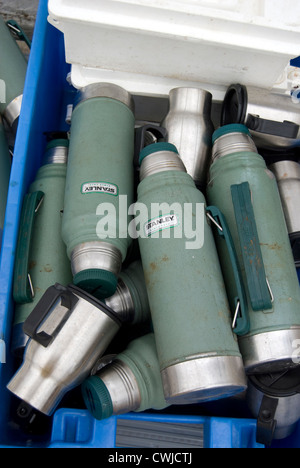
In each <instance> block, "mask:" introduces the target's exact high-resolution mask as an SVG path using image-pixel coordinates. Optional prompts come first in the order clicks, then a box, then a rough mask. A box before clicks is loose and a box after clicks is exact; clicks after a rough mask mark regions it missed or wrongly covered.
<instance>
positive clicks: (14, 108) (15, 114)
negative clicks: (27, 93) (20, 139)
mask: <svg viewBox="0 0 300 468" xmlns="http://www.w3.org/2000/svg"><path fill="white" fill-rule="evenodd" d="M22 101H23V94H22V95H20V96H18V97H16V98H15V99H14V100H13V101H12V102H10V103H9V104H8V105H7V107H6V109H5V111H4V113H3V117H4V119H5V120H6V122H7V123H8V125H9V126H10V127H11V128H12V129H13V131H14V132H16V127H17V121H18V118H19V116H20V113H21V107H22Z"/></svg>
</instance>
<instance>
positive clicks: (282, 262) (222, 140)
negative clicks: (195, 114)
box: [207, 126, 300, 373]
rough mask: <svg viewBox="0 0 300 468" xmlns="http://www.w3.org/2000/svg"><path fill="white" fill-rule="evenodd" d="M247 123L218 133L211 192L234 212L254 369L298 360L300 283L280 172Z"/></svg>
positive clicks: (246, 340) (247, 358)
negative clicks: (270, 164)
mask: <svg viewBox="0 0 300 468" xmlns="http://www.w3.org/2000/svg"><path fill="white" fill-rule="evenodd" d="M240 127H243V126H237V127H236V126H234V127H233V128H232V127H231V126H226V128H225V127H222V128H221V129H219V131H217V132H216V134H215V137H214V138H215V142H214V150H213V153H214V155H215V160H214V162H213V164H212V166H211V169H210V181H209V184H208V188H207V197H208V201H209V203H211V204H213V205H217V206H218V207H219V209H220V210H221V212H222V213H223V214H224V215H225V217H226V220H227V223H228V225H229V228H230V231H231V235H232V238H233V242H234V245H235V248H236V252H237V256H238V263H239V266H240V270H241V274H242V278H243V283H244V285H245V291H246V295H247V308H248V314H249V323H250V327H249V332H248V333H246V334H244V335H243V336H240V337H239V346H240V349H241V353H242V356H243V359H244V363H245V368H246V371H247V372H248V373H254V372H268V371H270V372H271V371H281V370H282V369H283V370H284V369H285V368H288V367H290V366H292V367H293V366H294V365H298V361H297V360H295V359H294V358H293V356H294V353H295V344H296V343H297V340H299V338H300V289H299V283H298V279H297V273H296V269H295V266H294V261H293V255H292V251H291V246H290V242H289V237H288V232H287V227H286V223H285V218H284V213H283V209H282V205H281V201H280V195H279V191H278V188H277V184H276V180H275V177H274V175H273V174H272V173H271V172H270V171H269V170H268V169H267V167H266V164H265V162H264V160H263V158H262V157H261V156H260V155H259V154H258V153H257V150H256V148H255V147H254V143H253V142H252V139H251V136H250V133H248V130H247V129H246V128H245V127H243V128H240ZM217 244H218V249H219V256H220V261H221V265H222V270H223V273H224V279H225V283H226V288H227V292H228V297H229V302H231V301H232V300H233V297H234V296H235V294H236V291H235V285H234V278H233V273H232V269H231V266H230V263H229V258H228V253H227V251H226V249H225V247H224V244H223V243H222V242H221V241H220V239H219V238H218V239H217Z"/></svg>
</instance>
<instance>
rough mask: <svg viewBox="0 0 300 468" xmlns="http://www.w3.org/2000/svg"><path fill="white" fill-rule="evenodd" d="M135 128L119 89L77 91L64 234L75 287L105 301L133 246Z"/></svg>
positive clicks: (126, 96)
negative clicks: (130, 230)
mask: <svg viewBox="0 0 300 468" xmlns="http://www.w3.org/2000/svg"><path fill="white" fill-rule="evenodd" d="M134 127H135V118H134V103H133V99H132V97H131V95H130V94H129V93H128V92H127V91H126V90H124V89H123V88H120V87H119V86H116V85H113V84H109V83H108V84H107V83H98V84H93V85H90V86H87V87H86V88H84V89H82V90H80V91H79V92H78V96H77V99H76V102H75V105H74V110H73V114H72V122H71V136H70V149H69V159H68V171H67V180H66V192H65V207H64V215H63V226H62V234H63V239H64V241H65V243H66V245H67V252H68V256H69V258H70V260H71V267H72V273H73V281H74V284H76V285H78V286H80V287H82V288H83V289H85V290H87V291H89V292H91V293H95V294H97V296H98V297H99V296H100V295H101V296H102V297H103V298H106V297H109V296H112V295H113V294H114V293H115V291H116V288H117V281H118V275H119V273H120V271H121V267H122V262H123V261H124V259H125V257H126V255H127V250H128V247H129V245H130V243H131V238H130V236H129V235H128V224H129V219H130V218H129V215H128V208H127V207H128V206H130V205H131V204H132V203H133V195H134V174H133V172H134V171H133V158H134ZM122 203H123V205H122ZM120 206H121V208H120ZM122 206H123V207H124V206H125V209H122Z"/></svg>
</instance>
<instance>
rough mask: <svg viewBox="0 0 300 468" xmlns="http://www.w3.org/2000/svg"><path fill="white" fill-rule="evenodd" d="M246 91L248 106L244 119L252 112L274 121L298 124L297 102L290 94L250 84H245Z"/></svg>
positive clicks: (299, 123)
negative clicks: (277, 92) (274, 91)
mask: <svg viewBox="0 0 300 468" xmlns="http://www.w3.org/2000/svg"><path fill="white" fill-rule="evenodd" d="M247 93H248V107H247V111H246V118H245V121H246V120H247V116H248V115H249V114H252V115H257V116H259V117H261V118H262V119H267V120H274V121H276V122H283V121H285V120H286V121H288V122H294V123H296V124H298V125H300V112H299V103H294V102H293V100H292V97H291V96H289V95H285V94H276V93H272V92H270V91H269V90H268V89H262V88H256V87H252V86H247ZM299 136H300V135H299Z"/></svg>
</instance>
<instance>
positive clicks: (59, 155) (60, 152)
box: [43, 140, 69, 166]
mask: <svg viewBox="0 0 300 468" xmlns="http://www.w3.org/2000/svg"><path fill="white" fill-rule="evenodd" d="M68 153H69V142H68V140H61V141H53V142H51V143H49V144H48V145H47V148H46V152H45V155H44V159H43V166H46V165H47V164H67V162H68Z"/></svg>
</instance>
